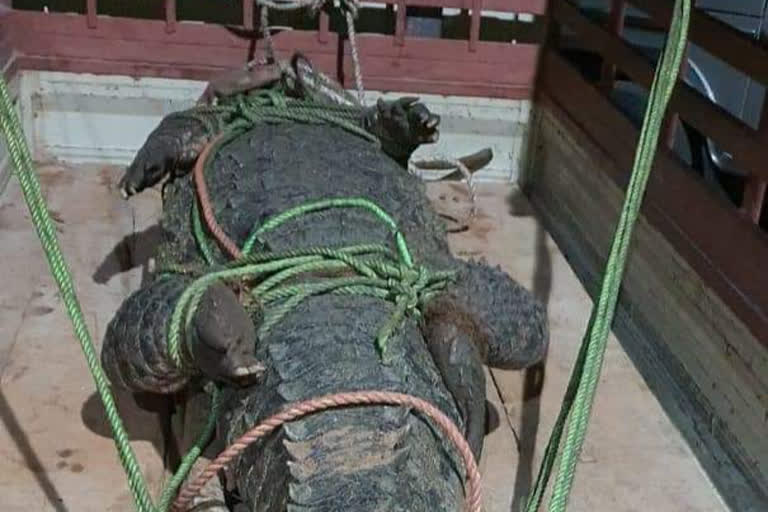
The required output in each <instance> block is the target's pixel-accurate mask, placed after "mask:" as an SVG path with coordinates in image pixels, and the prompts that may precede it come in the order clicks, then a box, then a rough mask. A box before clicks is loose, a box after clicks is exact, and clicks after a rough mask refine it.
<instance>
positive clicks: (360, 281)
mask: <svg viewBox="0 0 768 512" xmlns="http://www.w3.org/2000/svg"><path fill="white" fill-rule="evenodd" d="M329 208H361V209H365V210H367V211H369V212H372V213H373V214H374V216H375V217H376V218H377V219H378V220H379V221H381V222H382V223H383V224H385V225H386V226H387V227H388V228H389V229H390V231H391V232H392V233H393V235H394V238H395V241H396V245H397V249H398V251H397V254H393V253H392V251H391V250H389V249H388V248H387V247H386V246H383V245H379V244H363V245H352V246H347V247H341V248H338V249H333V248H324V247H316V248H309V249H303V250H294V251H289V252H284V253H270V252H262V253H256V254H253V253H252V250H253V247H254V245H255V244H256V241H257V240H259V237H260V236H261V235H263V234H265V233H267V232H269V231H272V230H274V229H276V228H278V227H279V226H281V225H283V224H284V223H286V222H289V221H291V220H293V219H296V218H298V217H300V216H302V215H307V214H309V213H312V212H316V211H320V210H324V209H329ZM195 237H196V238H198V245H199V246H200V247H205V246H206V245H207V242H206V241H205V240H203V238H204V237H205V233H204V232H203V230H202V229H195ZM242 254H243V256H242V257H241V258H240V259H238V260H236V261H234V262H232V263H229V264H228V265H226V266H225V267H224V268H215V267H211V268H210V270H209V271H208V272H206V273H204V274H203V275H201V276H199V277H197V279H195V280H194V281H193V282H192V283H191V284H190V285H189V286H188V287H187V288H186V289H185V290H184V292H183V293H182V296H181V298H180V299H179V300H178V302H177V303H176V306H175V308H174V311H173V314H172V316H171V322H170V326H169V331H168V333H169V334H168V352H169V356H170V357H171V359H172V360H173V362H174V363H175V364H176V365H177V366H178V367H180V368H184V367H188V366H190V365H189V362H188V361H187V360H188V359H190V356H189V354H191V347H189V346H188V344H189V343H191V342H193V341H194V338H193V337H192V336H184V333H185V332H188V330H189V329H190V326H191V324H192V321H193V319H194V314H195V311H196V309H197V307H198V304H199V302H200V300H201V298H202V296H203V294H204V293H205V291H206V290H207V289H208V288H209V287H210V286H211V285H213V284H214V283H216V282H227V281H233V280H238V279H248V280H251V281H253V280H256V279H262V280H261V281H260V282H259V283H258V284H257V285H256V286H255V287H254V288H253V289H252V290H251V296H252V297H253V299H255V300H256V301H257V302H258V303H259V304H260V306H261V307H263V308H265V309H266V312H265V315H264V320H263V323H262V325H261V326H260V327H259V337H260V338H261V337H264V336H265V335H266V334H267V333H268V332H269V330H270V329H271V328H272V327H274V326H275V325H276V324H277V323H278V322H279V321H280V320H281V319H282V318H283V317H284V316H285V315H286V314H288V313H289V312H290V311H292V310H293V309H294V308H295V307H297V306H298V305H299V304H300V303H301V302H302V301H304V300H305V299H307V298H308V297H311V296H313V295H318V294H323V293H337V294H339V293H343V294H360V295H367V296H373V297H382V298H388V299H390V300H392V301H393V302H394V304H395V309H394V312H393V314H392V316H391V317H390V319H389V320H388V321H387V322H386V323H385V324H384V325H383V326H382V327H381V329H380V330H379V332H378V333H377V336H376V346H377V348H378V349H379V351H380V353H381V355H382V358H383V360H384V361H385V362H388V361H389V359H388V358H387V352H386V348H387V342H388V340H389V339H390V338H391V337H392V335H393V334H394V332H395V330H396V329H397V328H398V326H399V325H400V324H401V322H402V321H403V319H404V318H405V315H406V314H407V313H408V312H412V313H414V314H416V315H419V314H420V312H419V307H421V306H422V305H423V304H424V302H425V301H426V300H428V299H429V298H431V297H432V296H433V295H434V294H435V293H436V292H437V291H438V290H440V289H441V288H443V287H444V286H445V285H446V284H447V283H448V282H449V281H450V280H451V279H452V278H453V277H454V275H455V273H453V272H447V271H444V272H431V271H429V270H427V269H426V268H424V267H418V268H416V267H415V266H414V263H413V258H412V256H411V253H410V251H409V249H408V244H407V243H406V241H405V237H404V236H403V234H402V232H401V231H400V229H399V227H398V226H397V223H396V222H395V221H394V219H393V218H392V217H391V216H390V215H389V214H388V213H387V212H385V211H384V210H383V209H381V207H379V206H378V205H376V204H375V203H373V202H372V201H370V200H368V199H365V198H336V199H327V200H320V201H314V202H309V203H305V204H302V205H299V206H296V207H293V208H290V209H289V210H287V211H285V212H283V213H281V214H278V215H275V216H273V217H271V218H269V219H267V221H266V222H264V223H263V224H262V225H261V226H259V227H258V228H255V229H253V230H252V233H251V235H250V236H249V237H248V239H247V241H246V243H245V244H244V246H243V250H242ZM337 271H351V272H355V273H357V274H358V275H359V277H340V278H333V279H326V280H324V281H321V282H312V283H304V284H290V285H285V284H283V283H285V282H286V281H288V280H290V279H292V278H294V277H297V276H299V275H301V274H308V273H316V272H337ZM275 303H277V304H275ZM270 306H271V307H270ZM182 339H184V340H186V343H187V347H186V348H187V350H186V352H185V351H184V350H182V343H181V341H182Z"/></svg>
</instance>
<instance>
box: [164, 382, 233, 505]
mask: <svg viewBox="0 0 768 512" xmlns="http://www.w3.org/2000/svg"><path fill="white" fill-rule="evenodd" d="M220 393H221V392H220V391H219V389H218V388H217V387H216V386H211V411H210V413H209V414H208V418H207V419H206V422H205V427H204V428H203V431H202V432H201V433H200V436H199V437H198V439H197V440H196V441H195V444H194V445H193V446H192V448H191V449H190V450H189V451H188V452H187V453H186V455H184V458H183V459H182V461H181V464H179V469H178V470H176V473H175V474H174V475H173V478H171V481H170V482H169V483H168V485H166V486H165V489H163V492H162V494H161V495H160V506H159V510H170V508H171V503H172V502H173V500H174V498H175V497H176V494H177V493H178V492H179V487H181V484H183V483H184V480H186V478H187V476H188V475H189V472H190V471H191V470H192V466H194V465H195V462H197V459H198V458H199V457H200V455H201V454H202V453H203V450H204V449H205V446H206V445H207V444H208V442H209V441H210V440H211V438H212V437H213V432H214V430H215V429H216V418H218V416H219V407H220V406H221V395H220Z"/></svg>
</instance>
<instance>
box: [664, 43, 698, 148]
mask: <svg viewBox="0 0 768 512" xmlns="http://www.w3.org/2000/svg"><path fill="white" fill-rule="evenodd" d="M689 48H690V46H689V45H687V44H686V46H685V52H684V53H683V60H682V61H680V75H679V77H678V79H677V82H676V83H675V89H677V87H678V86H679V85H680V82H681V81H682V80H683V79H684V78H685V74H686V73H687V72H688V49H689ZM659 63H660V62H659ZM657 65H658V64H657ZM672 94H673V95H674V92H673V93H672ZM679 123H680V115H679V114H678V113H677V112H669V113H667V119H666V121H665V123H664V132H663V135H664V141H665V143H666V145H667V149H674V147H675V135H676V133H677V126H678V125H679Z"/></svg>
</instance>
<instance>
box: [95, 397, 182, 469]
mask: <svg viewBox="0 0 768 512" xmlns="http://www.w3.org/2000/svg"><path fill="white" fill-rule="evenodd" d="M112 392H113V394H114V397H115V403H116V405H117V410H118V413H119V415H120V418H121V419H122V421H123V426H124V427H125V431H126V434H127V435H128V439H130V440H131V441H150V442H151V443H152V446H153V447H154V448H155V450H156V451H157V454H158V456H160V457H161V458H162V459H163V460H164V461H165V464H166V466H167V467H172V468H175V467H177V465H178V463H179V462H180V460H181V457H180V456H179V451H178V446H177V445H176V443H175V442H173V441H172V440H173V435H172V431H171V418H172V416H173V414H174V412H175V402H174V397H173V396H166V395H153V394H150V393H131V392H129V391H126V390H123V389H120V388H117V387H115V388H113V391H112ZM147 413H149V415H151V420H148V419H147V418H148V414H147ZM80 416H81V418H82V420H83V424H84V425H85V426H86V427H87V428H88V430H90V431H91V432H93V433H94V434H96V435H99V436H101V437H106V438H109V439H113V436H112V429H111V428H110V426H109V420H108V419H107V414H106V411H105V409H104V405H103V404H102V402H101V398H100V397H99V395H98V393H94V394H92V395H91V396H90V397H89V398H88V400H86V402H85V403H84V404H83V408H82V410H81V412H80ZM158 432H160V433H161V434H162V435H161V436H158V435H157V434H158Z"/></svg>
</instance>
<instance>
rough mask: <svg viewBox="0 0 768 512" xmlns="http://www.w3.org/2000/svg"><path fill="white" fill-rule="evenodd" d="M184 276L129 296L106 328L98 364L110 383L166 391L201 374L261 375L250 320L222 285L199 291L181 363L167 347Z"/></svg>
mask: <svg viewBox="0 0 768 512" xmlns="http://www.w3.org/2000/svg"><path fill="white" fill-rule="evenodd" d="M187 284H188V280H187V279H185V278H183V277H180V276H167V277H161V278H158V279H156V280H154V281H153V282H151V283H149V284H147V285H145V286H144V287H142V288H140V289H139V290H138V291H136V292H134V293H133V294H131V295H130V296H129V297H128V298H127V299H126V300H125V301H124V302H123V304H122V305H121V306H120V308H119V309H118V311H117V312H116V313H115V316H114V317H113V319H112V321H111V322H110V323H109V325H108V326H107V332H106V334H105V337H104V343H103V348H102V351H101V362H102V366H103V367H104V371H105V372H106V374H107V377H108V378H109V380H110V381H111V382H112V384H113V385H116V386H120V387H123V388H126V389H129V390H131V391H139V392H150V393H162V394H169V393H175V392H178V391H180V390H181V389H183V388H184V387H185V386H186V384H187V383H188V382H189V380H190V379H192V378H194V377H196V376H199V375H204V376H206V377H208V378H210V379H214V380H216V381H222V382H225V383H228V384H236V385H248V384H251V383H252V382H253V381H254V380H258V379H260V378H261V376H262V375H263V373H264V365H262V364H261V363H260V362H259V361H258V360H257V359H256V357H255V355H254V353H255V347H256V333H255V329H254V325H253V322H254V319H253V318H251V316H249V315H248V313H247V312H246V311H245V310H244V309H243V308H242V306H241V305H240V303H239V302H238V301H237V297H236V296H235V294H234V292H232V290H230V289H229V288H227V287H226V286H225V285H223V284H220V283H217V284H214V285H212V286H211V287H210V288H208V290H206V292H205V293H204V294H203V296H202V298H201V300H200V304H199V306H198V310H197V312H196V314H195V317H194V319H193V322H192V324H191V327H192V328H191V329H189V332H187V333H186V336H189V342H185V340H182V341H181V344H180V351H181V359H182V361H183V363H184V364H183V365H182V367H178V366H177V364H176V363H175V362H174V361H173V359H172V358H171V356H170V354H169V351H168V346H169V345H168V339H169V326H170V321H171V318H172V315H173V312H174V309H175V307H176V304H177V303H178V300H179V299H180V298H181V295H182V293H183V292H184V290H185V288H186V286H187Z"/></svg>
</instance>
